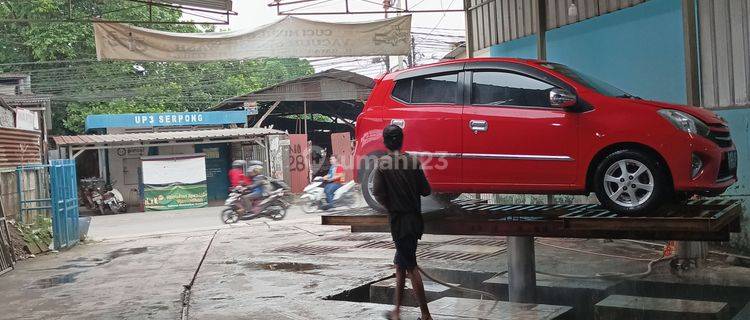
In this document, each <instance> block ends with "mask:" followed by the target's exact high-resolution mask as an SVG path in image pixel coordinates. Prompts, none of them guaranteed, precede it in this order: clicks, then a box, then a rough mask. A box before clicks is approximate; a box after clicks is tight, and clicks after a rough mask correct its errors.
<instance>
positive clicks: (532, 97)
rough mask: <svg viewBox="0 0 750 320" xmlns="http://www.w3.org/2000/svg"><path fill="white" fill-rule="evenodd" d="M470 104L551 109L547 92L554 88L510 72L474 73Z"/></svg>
mask: <svg viewBox="0 0 750 320" xmlns="http://www.w3.org/2000/svg"><path fill="white" fill-rule="evenodd" d="M472 78H473V79H472V84H471V104H475V105H490V106H524V107H551V106H550V103H549V92H550V90H552V89H554V88H555V86H553V85H551V84H549V83H546V82H544V81H540V80H537V79H534V78H530V77H527V76H524V75H520V74H517V73H512V72H498V71H475V72H474V73H473V75H472Z"/></svg>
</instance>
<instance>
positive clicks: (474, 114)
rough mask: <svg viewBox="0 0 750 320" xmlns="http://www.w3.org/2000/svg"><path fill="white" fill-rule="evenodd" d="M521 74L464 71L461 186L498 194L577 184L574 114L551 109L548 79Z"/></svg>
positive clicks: (482, 70)
mask: <svg viewBox="0 0 750 320" xmlns="http://www.w3.org/2000/svg"><path fill="white" fill-rule="evenodd" d="M527 68H531V67H527ZM519 70H524V68H508V69H502V68H497V69H482V68H469V67H468V66H467V71H466V75H465V77H466V78H467V82H466V83H467V84H470V85H466V86H465V87H468V88H467V89H466V90H467V91H470V92H469V94H468V95H467V96H466V99H465V100H464V102H465V103H467V105H466V106H465V107H464V109H463V115H462V125H461V130H462V135H463V154H462V158H463V170H462V173H463V174H462V176H463V182H464V183H466V184H469V185H471V186H473V187H474V188H473V189H476V190H479V191H496V192H508V191H526V192H534V191H545V190H557V189H561V188H562V189H564V188H565V187H570V186H572V184H573V183H574V182H575V179H576V165H577V162H576V156H577V152H578V136H577V132H578V122H577V121H578V116H577V113H572V112H567V111H566V110H563V109H561V108H557V107H551V106H550V103H549V93H550V90H551V89H553V88H556V87H558V86H557V85H555V84H552V83H551V82H550V81H549V80H550V79H549V77H547V78H545V77H538V76H532V75H530V74H526V73H524V72H523V71H519ZM542 79H544V80H542ZM558 84H559V83H558Z"/></svg>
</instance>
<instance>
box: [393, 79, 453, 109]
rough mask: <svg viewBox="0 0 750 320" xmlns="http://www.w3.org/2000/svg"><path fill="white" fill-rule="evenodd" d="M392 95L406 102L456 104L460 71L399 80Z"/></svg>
mask: <svg viewBox="0 0 750 320" xmlns="http://www.w3.org/2000/svg"><path fill="white" fill-rule="evenodd" d="M391 95H392V96H393V97H394V98H397V99H398V100H401V101H403V102H406V103H415V104H419V103H448V104H455V103H456V98H457V95H458V73H450V74H441V75H429V76H424V77H418V78H411V79H404V80H398V81H396V85H395V87H394V88H393V92H391Z"/></svg>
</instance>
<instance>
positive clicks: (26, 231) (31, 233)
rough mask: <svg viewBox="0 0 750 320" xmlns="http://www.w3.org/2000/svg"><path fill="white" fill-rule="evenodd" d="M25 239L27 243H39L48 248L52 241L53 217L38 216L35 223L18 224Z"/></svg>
mask: <svg viewBox="0 0 750 320" xmlns="http://www.w3.org/2000/svg"><path fill="white" fill-rule="evenodd" d="M17 227H18V231H20V233H21V236H22V237H23V240H24V241H25V242H26V243H37V244H38V245H40V246H42V247H44V248H46V246H48V245H49V244H50V243H52V219H51V218H44V217H42V216H38V217H37V219H36V221H35V222H34V223H33V224H30V225H25V224H22V223H21V224H17Z"/></svg>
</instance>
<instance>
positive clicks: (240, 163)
mask: <svg viewBox="0 0 750 320" xmlns="http://www.w3.org/2000/svg"><path fill="white" fill-rule="evenodd" d="M245 163H246V162H245V160H234V161H232V168H241V167H244V166H245Z"/></svg>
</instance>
